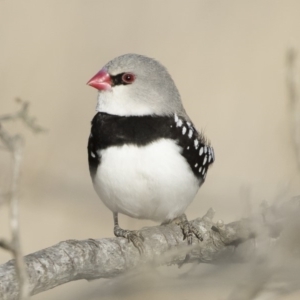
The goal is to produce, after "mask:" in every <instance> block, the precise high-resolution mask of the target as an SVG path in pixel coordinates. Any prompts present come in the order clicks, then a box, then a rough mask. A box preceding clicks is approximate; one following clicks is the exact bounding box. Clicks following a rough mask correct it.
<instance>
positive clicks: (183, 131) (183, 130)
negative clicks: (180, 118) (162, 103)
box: [182, 126, 186, 135]
mask: <svg viewBox="0 0 300 300" xmlns="http://www.w3.org/2000/svg"><path fill="white" fill-rule="evenodd" d="M185 133H186V128H185V126H183V127H182V134H183V135H185Z"/></svg>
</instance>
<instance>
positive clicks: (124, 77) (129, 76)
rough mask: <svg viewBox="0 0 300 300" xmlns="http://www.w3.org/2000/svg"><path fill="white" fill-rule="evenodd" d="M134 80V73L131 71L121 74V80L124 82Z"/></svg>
mask: <svg viewBox="0 0 300 300" xmlns="http://www.w3.org/2000/svg"><path fill="white" fill-rule="evenodd" d="M134 80H135V76H134V74H132V73H124V74H123V75H122V81H123V82H124V83H127V84H128V83H133V82H134Z"/></svg>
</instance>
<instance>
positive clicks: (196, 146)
mask: <svg viewBox="0 0 300 300" xmlns="http://www.w3.org/2000/svg"><path fill="white" fill-rule="evenodd" d="M194 145H195V149H198V146H199V141H198V140H197V139H195V140H194Z"/></svg>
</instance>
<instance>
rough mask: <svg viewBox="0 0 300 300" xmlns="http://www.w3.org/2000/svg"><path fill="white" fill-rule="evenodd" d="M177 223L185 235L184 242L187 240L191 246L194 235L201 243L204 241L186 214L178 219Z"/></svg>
mask: <svg viewBox="0 0 300 300" xmlns="http://www.w3.org/2000/svg"><path fill="white" fill-rule="evenodd" d="M175 223H176V224H178V225H179V226H180V228H181V230H182V233H183V240H185V239H187V242H188V244H189V245H191V244H192V242H193V235H194V236H195V237H196V238H197V239H198V240H200V241H201V242H202V241H203V237H202V235H201V233H200V231H199V230H198V229H197V228H196V227H195V226H194V225H193V224H191V223H190V222H189V221H188V220H187V218H186V215H185V214H183V215H181V216H180V217H179V218H177V219H176V220H175Z"/></svg>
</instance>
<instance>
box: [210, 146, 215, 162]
mask: <svg viewBox="0 0 300 300" xmlns="http://www.w3.org/2000/svg"><path fill="white" fill-rule="evenodd" d="M210 149H211V156H212V159H213V160H215V151H214V148H210Z"/></svg>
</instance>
